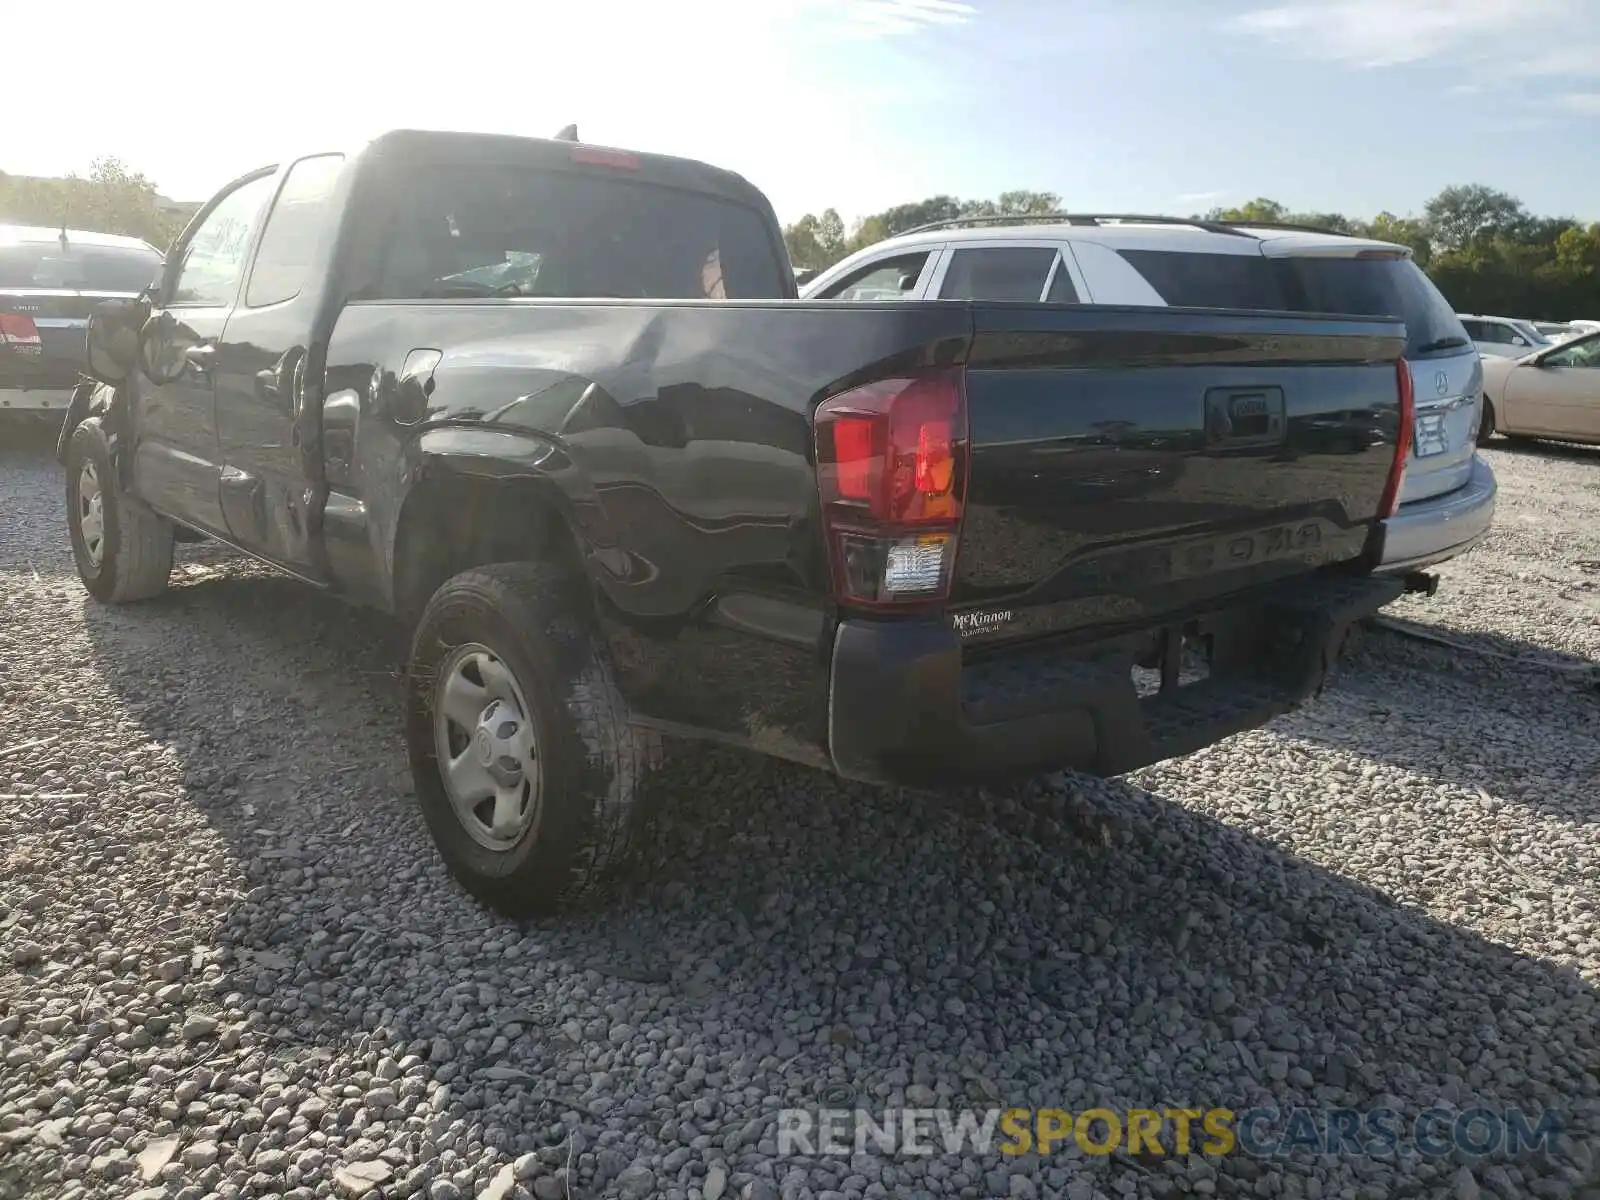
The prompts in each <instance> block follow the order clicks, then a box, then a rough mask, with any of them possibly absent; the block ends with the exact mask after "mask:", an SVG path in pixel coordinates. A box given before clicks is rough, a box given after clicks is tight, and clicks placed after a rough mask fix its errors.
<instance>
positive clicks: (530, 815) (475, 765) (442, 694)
mask: <svg viewBox="0 0 1600 1200" xmlns="http://www.w3.org/2000/svg"><path fill="white" fill-rule="evenodd" d="M532 711H533V710H532V709H531V708H530V707H529V705H528V702H527V699H526V698H525V697H524V696H523V694H522V688H521V687H520V686H519V685H518V683H517V680H516V677H515V676H514V675H513V674H512V673H511V668H510V667H508V666H506V664H505V662H504V661H503V660H502V659H501V658H500V657H499V656H498V655H497V654H495V653H494V651H492V650H490V649H489V648H488V647H486V646H480V645H478V644H477V643H475V642H474V643H468V644H467V645H464V646H457V647H456V648H455V649H454V650H452V651H451V652H450V654H449V655H448V656H447V657H446V658H445V660H444V662H443V663H442V664H441V665H440V668H439V675H438V678H437V679H436V680H435V683H434V695H433V714H434V716H433V737H434V749H435V752H436V753H437V754H438V756H439V777H440V779H441V780H442V781H443V782H444V789H445V792H446V794H447V795H448V796H449V797H450V805H451V807H452V808H453V809H454V810H455V814H456V819H457V820H459V821H460V822H461V827H462V828H463V829H465V830H466V831H467V834H468V836H469V837H471V838H472V840H473V841H475V842H477V843H478V844H479V845H480V846H482V847H484V849H486V850H495V851H504V850H509V849H510V848H511V847H513V846H515V845H516V844H517V842H519V841H520V840H521V839H522V836H523V835H524V834H525V833H527V831H528V828H529V827H530V826H531V825H532V824H533V822H534V819H535V818H536V817H537V815H538V810H539V786H540V771H539V746H538V739H537V737H536V736H535V734H534V729H533V721H532V719H531V717H530V714H531V713H532Z"/></svg>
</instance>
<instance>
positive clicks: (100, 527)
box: [78, 462, 106, 567]
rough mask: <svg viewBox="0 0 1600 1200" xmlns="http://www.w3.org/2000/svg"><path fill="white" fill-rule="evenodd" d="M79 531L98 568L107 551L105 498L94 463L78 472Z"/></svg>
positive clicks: (87, 463) (85, 464)
mask: <svg viewBox="0 0 1600 1200" xmlns="http://www.w3.org/2000/svg"><path fill="white" fill-rule="evenodd" d="M78 531H79V532H80V533H81V534H82V535H83V549H84V553H86V554H87V555H88V556H89V561H90V562H91V563H93V564H94V565H95V566H96V567H98V566H99V565H100V560H101V559H102V558H103V557H105V551H106V516H105V496H104V495H103V494H102V493H101V491H100V475H99V473H98V472H97V471H96V470H95V469H94V464H93V463H92V462H86V463H84V464H83V470H82V471H80V472H78Z"/></svg>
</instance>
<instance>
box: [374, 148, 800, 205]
mask: <svg viewBox="0 0 1600 1200" xmlns="http://www.w3.org/2000/svg"><path fill="white" fill-rule="evenodd" d="M582 150H590V151H599V152H601V153H610V154H616V155H627V156H629V157H630V158H632V159H633V160H635V161H636V162H637V163H638V166H637V168H635V169H632V170H627V171H619V175H621V176H624V177H632V178H635V179H640V180H642V181H644V182H648V183H655V184H664V185H666V186H669V187H681V188H687V189H690V190H692V191H699V192H708V193H711V194H713V195H720V196H722V197H723V198H725V199H729V200H736V201H739V202H740V203H743V204H752V203H753V204H755V205H756V206H757V207H759V208H767V209H770V207H771V205H770V204H769V203H768V201H767V198H766V196H765V195H764V194H763V193H762V191H761V189H760V188H758V187H756V186H755V185H754V184H753V183H751V182H750V181H749V180H747V179H745V178H744V176H742V175H739V174H738V173H736V172H734V171H729V170H725V169H724V168H722V167H713V166H712V165H711V164H710V163H703V162H699V161H697V160H696V159H692V158H678V157H676V156H674V155H670V154H651V153H647V152H645V151H641V150H631V149H628V148H626V147H619V146H602V145H599V144H598V143H594V142H572V141H564V140H560V139H556V138H535V137H517V136H514V135H511V134H502V133H458V132H451V131H445V130H431V129H391V130H389V131H388V132H387V133H381V134H379V135H377V136H376V137H374V138H372V139H371V140H370V141H369V142H367V143H366V144H365V146H364V147H363V148H362V154H363V156H365V155H369V154H370V155H375V156H381V157H384V158H389V157H401V158H404V157H415V158H418V159H422V160H424V161H428V162H435V163H453V164H459V165H486V166H506V165H512V166H514V165H524V164H525V165H528V166H546V165H554V166H569V165H571V164H572V163H573V155H574V151H582ZM580 165H582V164H580ZM602 169H603V168H602Z"/></svg>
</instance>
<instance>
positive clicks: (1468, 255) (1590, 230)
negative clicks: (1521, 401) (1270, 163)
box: [783, 183, 1600, 321]
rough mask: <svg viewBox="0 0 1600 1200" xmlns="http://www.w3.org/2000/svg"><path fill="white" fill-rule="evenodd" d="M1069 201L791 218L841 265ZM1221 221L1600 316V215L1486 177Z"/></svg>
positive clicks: (800, 260)
mask: <svg viewBox="0 0 1600 1200" xmlns="http://www.w3.org/2000/svg"><path fill="white" fill-rule="evenodd" d="M1061 208H1062V203H1061V197H1060V196H1058V195H1056V194H1055V193H1054V192H1030V191H1014V192H1002V193H1001V194H1000V196H999V198H998V199H995V200H961V199H957V198H956V197H954V196H932V197H929V198H928V199H926V200H919V201H917V202H916V203H913V204H897V205H895V206H894V207H893V208H887V209H885V210H884V211H882V212H880V213H874V214H872V215H871V216H869V217H866V218H863V219H862V220H860V221H858V222H856V223H855V225H854V227H852V228H851V229H849V230H848V231H847V230H846V229H845V225H844V222H843V220H841V218H840V216H839V213H838V211H837V210H835V209H832V208H830V209H827V210H825V211H824V212H822V213H821V214H820V215H817V214H812V213H807V214H806V215H805V216H803V217H801V218H800V219H799V220H798V221H796V222H795V223H794V224H792V225H789V226H786V227H785V228H784V231H783V233H784V241H785V242H786V243H787V244H788V247H789V257H790V259H791V260H792V261H793V262H794V265H795V266H797V267H812V268H823V267H828V266H831V265H832V264H834V263H836V262H838V261H839V260H840V259H842V258H844V257H845V256H847V255H849V254H853V253H855V252H856V251H857V250H860V249H863V248H865V247H867V246H870V245H872V244H874V243H875V242H880V241H882V240H883V239H884V238H888V237H894V236H895V235H896V234H901V233H905V232H907V231H908V230H911V229H914V228H916V227H917V226H919V225H925V224H928V223H929V222H932V221H946V220H956V219H960V218H970V217H975V216H987V215H997V216H1029V215H1035V216H1036V215H1039V214H1043V213H1048V212H1052V211H1057V210H1059V209H1061ZM1188 215H1189V216H1190V217H1191V218H1195V219H1203V220H1211V221H1278V222H1287V223H1290V224H1294V225H1309V226H1312V227H1314V228H1317V229H1327V230H1330V231H1333V232H1338V233H1350V234H1356V235H1358V236H1361V237H1372V238H1378V239H1381V240H1383V241H1387V242H1398V243H1400V244H1402V245H1405V246H1409V247H1410V248H1411V250H1412V253H1413V255H1414V256H1415V258H1416V261H1417V264H1418V265H1419V266H1421V267H1422V268H1423V270H1425V271H1427V273H1428V274H1429V275H1430V276H1431V277H1432V278H1433V281H1434V282H1435V283H1436V284H1437V285H1438V286H1439V290H1440V291H1442V292H1443V293H1444V294H1445V295H1446V296H1447V297H1448V298H1449V300H1450V303H1451V304H1452V305H1454V306H1455V308H1456V309H1457V310H1458V311H1460V312H1482V313H1502V314H1506V315H1511V316H1519V317H1528V318H1531V319H1534V320H1548V321H1564V320H1571V319H1577V318H1591V319H1600V223H1596V224H1591V225H1584V224H1583V223H1581V222H1580V221H1578V220H1576V219H1575V218H1572V217H1548V216H1539V215H1536V214H1534V213H1531V212H1529V211H1528V209H1527V206H1526V205H1524V204H1523V203H1522V201H1520V200H1518V199H1517V198H1516V197H1515V196H1512V195H1510V194H1508V193H1506V192H1502V191H1498V190H1496V189H1494V188H1491V187H1487V186H1485V185H1483V184H1476V183H1474V184H1463V185H1458V186H1454V187H1447V188H1445V189H1444V190H1443V191H1442V192H1440V193H1439V194H1438V195H1437V196H1435V197H1433V199H1431V200H1429V201H1428V203H1427V204H1426V205H1425V206H1424V207H1423V211H1422V215H1421V216H1396V215H1395V214H1394V213H1391V212H1381V213H1379V214H1378V215H1377V216H1375V217H1372V218H1371V219H1370V220H1364V219H1361V218H1356V217H1347V216H1345V215H1344V214H1343V213H1334V212H1295V211H1292V210H1291V209H1289V208H1288V206H1286V205H1284V204H1280V203H1279V202H1278V201H1276V200H1268V199H1265V198H1261V199H1256V200H1252V201H1250V203H1248V204H1244V205H1241V206H1239V207H1237V208H1214V209H1212V210H1211V211H1210V212H1207V213H1191V214H1188Z"/></svg>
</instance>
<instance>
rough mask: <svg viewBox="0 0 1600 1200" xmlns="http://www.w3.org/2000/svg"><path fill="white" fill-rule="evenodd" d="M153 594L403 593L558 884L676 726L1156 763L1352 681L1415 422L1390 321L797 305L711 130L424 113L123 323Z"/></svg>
mask: <svg viewBox="0 0 1600 1200" xmlns="http://www.w3.org/2000/svg"><path fill="white" fill-rule="evenodd" d="M88 340H89V357H90V361H91V365H92V369H93V371H94V373H95V376H96V378H97V380H98V381H99V382H98V383H95V384H92V385H91V384H86V385H84V386H83V387H81V388H80V389H79V390H78V391H77V392H76V393H75V394H74V397H73V402H72V405H71V408H70V411H69V415H68V419H67V421H66V424H65V426H64V429H63V433H62V442H61V447H60V449H61V455H62V459H63V462H64V465H65V468H66V493H67V494H66V499H67V506H68V518H69V525H70V529H71V537H72V546H73V552H74V555H75V558H76V561H77V565H78V569H79V572H80V574H81V576H82V578H83V582H84V584H85V586H86V587H87V588H88V590H89V591H90V592H91V593H92V594H93V595H94V596H95V597H96V598H97V599H99V600H101V601H104V602H108V603H116V602H123V601H133V600H141V599H147V598H151V597H154V596H156V595H158V594H159V593H161V592H162V591H163V590H165V589H166V587H167V585H168V576H169V574H170V569H171V565H172V557H173V544H174V541H175V540H192V539H194V538H196V537H201V536H203V537H209V538H215V539H219V540H221V541H223V542H226V543H228V544H230V545H232V546H234V547H236V548H237V549H239V550H242V551H244V552H246V553H247V554H250V555H253V556H255V557H256V558H258V559H261V560H263V561H265V562H267V563H270V564H272V565H274V566H276V567H278V568H280V569H281V570H283V571H286V572H289V573H291V574H293V575H295V576H297V577H298V578H300V579H302V580H304V581H305V582H306V583H307V584H309V585H311V586H314V587H317V588H320V589H324V590H326V591H329V592H332V593H335V594H337V595H340V596H342V597H345V598H347V599H349V600H351V601H353V602H356V603H359V604H363V605H370V606H372V607H375V608H378V609H382V610H385V611H387V612H389V613H392V614H394V615H395V616H397V617H398V618H399V619H400V621H401V622H403V627H404V629H405V631H406V636H407V638H408V643H409V646H410V653H409V658H408V667H407V677H406V689H407V706H406V718H405V720H406V730H405V733H406V737H407V740H408V745H409V751H410V757H411V765H412V769H413V772H414V780H415V791H416V795H417V798H418V801H419V802H420V804H421V805H422V808H423V811H424V813H425V815H426V818H427V821H428V825H429V827H430V829H431V831H432V833H433V836H434V838H435V840H436V841H437V844H438V846H439V848H440V850H441V852H442V854H443V856H444V858H445V859H446V861H447V863H448V864H449V867H450V869H451V870H452V872H453V873H454V874H455V875H456V876H457V877H458V878H459V879H460V880H461V881H462V883H463V884H464V885H465V886H466V887H467V888H469V889H470V890H471V891H472V892H473V893H474V894H475V895H477V896H478V897H480V898H481V899H482V900H484V901H485V902H487V903H489V904H490V905H492V906H494V907H496V908H498V909H500V910H502V911H505V912H509V913H537V912H546V911H550V910H552V909H554V908H556V907H558V906H560V905H561V904H563V903H565V902H567V901H569V900H571V899H574V898H576V897H578V896H580V895H581V894H583V893H585V892H587V891H589V890H590V889H591V888H592V887H593V886H594V885H595V884H596V883H597V882H598V881H599V880H600V879H602V878H603V877H604V876H605V874H606V872H607V871H608V870H609V869H610V868H611V867H612V866H614V865H615V864H616V863H617V862H618V861H620V860H621V859H622V858H623V857H624V856H625V854H626V852H627V849H628V845H629V838H630V836H633V835H634V833H635V832H636V827H637V808H638V805H637V804H636V799H637V797H638V795H639V793H640V788H641V786H642V784H643V783H644V781H645V779H646V777H647V775H648V773H649V771H650V770H651V768H652V764H653V763H654V762H655V761H656V759H655V757H654V754H653V750H654V748H655V747H657V746H659V744H660V741H661V739H662V738H663V737H664V736H667V737H687V738H701V739H711V740H716V741H721V742H727V743H732V744H735V745H740V746H745V747H748V748H750V749H753V750H756V751H760V752H764V753H768V754H774V755H779V756H782V757H785V758H789V759H793V760H797V761H799V762H802V763H807V764H810V765H812V766H815V767H820V768H823V769H826V770H831V771H835V772H837V773H839V774H840V775H843V776H846V777H849V778H852V779H859V780H869V781H879V782H885V783H907V784H913V785H934V786H937V785H941V784H945V783H955V782H964V781H984V780H991V781H992V780H1000V779H1004V778H1014V777H1019V776H1026V775H1028V774H1030V773H1035V772H1040V771H1044V770H1051V769H1057V768H1076V769H1080V770H1085V771H1091V772H1097V773H1102V774H1115V773H1120V772H1123V771H1127V770H1130V769H1132V768H1135V767H1138V766H1140V765H1142V764H1146V763H1150V762H1153V761H1156V760H1158V759H1162V758H1167V757H1170V756H1173V755H1179V754H1184V753H1187V752H1189V751H1192V750H1195V749H1197V748H1198V747H1201V746H1204V745H1206V744H1208V743H1211V742H1213V741H1216V740H1217V739H1219V738H1222V737H1225V736H1227V735H1229V734H1231V733H1234V732H1237V731H1239V730H1243V729H1248V728H1252V727H1254V726H1258V725H1260V724H1262V723H1263V722H1265V721H1267V720H1269V719H1270V718H1272V717H1273V716H1275V715H1277V714H1279V713H1282V712H1285V711H1287V710H1288V709H1290V708H1292V707H1293V706H1294V705H1295V704H1296V703H1297V702H1299V701H1300V700H1302V699H1303V698H1305V697H1307V696H1308V695H1310V694H1312V693H1314V692H1315V691H1316V690H1317V689H1318V688H1320V687H1321V685H1322V682H1323V680H1324V678H1325V677H1326V675H1327V673H1328V671H1329V669H1330V667H1331V666H1332V664H1333V662H1334V660H1335V659H1336V657H1337V655H1338V652H1339V650H1340V648H1341V646H1342V644H1343V641H1344V638H1345V636H1346V634H1347V632H1348V630H1349V629H1350V627H1351V626H1352V624H1353V623H1354V622H1356V621H1358V620H1360V619H1362V618H1364V617H1366V616H1368V615H1370V614H1372V613H1373V612H1375V611H1376V610H1377V609H1379V608H1380V607H1381V606H1383V605H1384V604H1387V603H1388V602H1390V601H1392V600H1393V599H1395V598H1396V597H1397V595H1398V594H1399V592H1400V589H1401V587H1402V584H1401V583H1399V582H1396V581H1393V580H1391V579H1388V578H1380V577H1374V576H1373V575H1372V573H1371V567H1372V564H1374V563H1375V562H1376V561H1377V558H1378V555H1379V553H1380V550H1381V547H1380V545H1379V544H1378V543H1379V542H1380V540H1381V537H1382V534H1381V529H1380V518H1381V517H1383V516H1384V515H1386V514H1387V513H1389V512H1390V511H1392V510H1393V508H1394V505H1395V502H1396V497H1397V494H1398V490H1399V485H1400V482H1401V479H1400V472H1401V470H1402V467H1403V464H1404V462H1405V456H1406V453H1407V449H1408V439H1409V430H1410V426H1411V417H1410V411H1409V409H1410V396H1409V394H1408V389H1409V375H1408V373H1407V372H1406V371H1405V370H1404V369H1403V365H1402V364H1401V353H1402V349H1403V346H1404V341H1405V331H1404V328H1403V327H1402V325H1401V324H1399V323H1398V322H1394V321H1387V320H1382V319H1379V320H1373V319H1351V318H1343V317H1332V316H1329V317H1322V316H1304V315H1299V316H1295V315H1287V314H1277V313H1260V312H1252V313H1239V312H1217V311H1202V310H1183V309H1151V308H1138V309H1135V308H1106V307H1096V306H1074V305H1058V304H1040V303H999V302H982V301H973V302H968V301H936V302H928V303H901V302H882V303H879V302H867V303H848V302H837V301H835V302H827V301H821V302H815V303H809V302H802V301H799V300H797V299H796V296H795V286H794V276H793V272H792V269H791V267H790V264H789V261H788V258H787V255H786V253H785V250H784V244H783V240H782V236H781V232H780V229H779V226H778V223H777V221H776V220H775V218H774V215H773V212H772V209H771V207H770V205H769V204H768V203H767V201H766V199H765V198H764V197H763V196H762V194H761V193H760V192H759V191H757V190H756V189H755V188H754V187H752V186H751V185H750V184H748V183H746V182H745V181H744V180H743V179H741V178H739V177H738V176H736V175H733V174H730V173H728V172H725V171H720V170H716V169H713V168H711V167H708V166H704V165H701V164H698V163H693V162H688V161H684V160H679V159H672V158H665V157H659V156H652V155H642V154H632V153H626V152H622V151H616V150H609V149H603V148H598V147H593V146H588V145H584V144H581V143H575V142H569V141H544V140H538V139H522V138H506V137H491V136H480V135H468V134H444V133H422V132H410V131H402V132H395V133H391V134H386V135H384V136H382V137H380V138H378V139H376V140H374V141H372V142H370V143H368V144H367V145H365V146H364V147H362V148H361V149H360V150H359V151H356V152H353V153H345V154H314V155H309V156H306V157H302V158H299V159H295V160H292V161H288V162H284V163H282V164H279V165H277V166H274V167H270V168H263V169H262V170H260V171H257V172H254V173H252V174H250V175H247V176H245V177H243V178H241V179H239V180H237V181H235V182H234V183H231V184H229V185H228V187H226V188H224V189H223V191H222V192H221V193H220V194H219V195H217V196H216V197H215V198H214V199H213V200H211V201H210V202H209V203H208V204H207V205H206V206H205V207H204V208H203V209H202V210H201V211H200V212H199V213H198V214H197V215H196V217H195V219H194V220H193V221H192V222H191V224H190V226H189V227H188V229H187V230H186V231H185V232H184V233H183V235H182V236H181V237H180V238H179V239H178V240H177V242H176V243H175V244H174V246H173V248H172V250H171V252H170V253H169V255H168V257H167V263H166V266H165V268H164V270H163V275H162V277H161V279H160V280H159V281H157V282H156V283H154V284H153V285H152V287H151V288H150V289H149V290H148V291H147V292H146V293H145V295H144V296H142V297H141V298H140V299H138V300H136V301H117V302H114V303H108V304H106V305H103V306H102V307H101V309H100V310H99V311H98V312H97V313H96V314H95V317H94V319H93V321H92V323H91V329H90V333H89V339H88Z"/></svg>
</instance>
